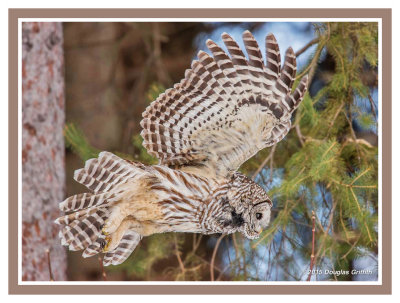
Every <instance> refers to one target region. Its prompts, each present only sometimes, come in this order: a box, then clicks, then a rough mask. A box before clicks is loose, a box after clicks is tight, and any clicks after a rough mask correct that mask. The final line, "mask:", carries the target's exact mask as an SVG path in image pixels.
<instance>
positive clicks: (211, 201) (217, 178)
mask: <svg viewBox="0 0 400 303" xmlns="http://www.w3.org/2000/svg"><path fill="white" fill-rule="evenodd" d="M222 40H223V42H224V44H225V45H226V47H227V49H228V52H229V54H230V56H229V55H228V54H226V53H225V52H224V51H223V49H222V48H221V47H219V46H218V45H217V44H216V43H214V42H213V41H211V40H208V41H207V47H208V48H209V49H210V51H211V53H212V56H210V55H209V54H207V53H206V52H203V51H200V52H199V53H198V60H195V61H193V62H192V65H191V69H188V70H187V71H186V72H185V78H184V79H182V81H181V82H180V83H178V84H175V85H174V87H173V88H171V89H168V90H166V91H165V93H163V94H161V95H160V96H159V97H158V98H157V100H156V101H154V102H153V103H152V104H151V105H150V106H149V107H148V108H147V109H146V111H145V112H144V113H143V120H142V121H141V125H142V127H143V131H142V136H143V138H144V142H143V145H144V146H145V147H146V148H147V150H148V151H149V152H150V153H151V154H152V155H155V156H156V157H158V158H159V160H160V163H159V165H154V166H148V165H144V164H141V163H136V162H131V161H128V160H124V159H121V158H119V157H118V156H116V155H114V154H112V153H109V152H102V153H100V154H99V156H98V158H96V159H90V160H88V161H86V163H85V166H84V168H82V169H79V170H77V171H76V172H75V174H74V179H75V180H76V181H78V182H79V183H81V184H83V185H85V186H86V187H87V188H88V189H89V191H90V192H89V193H83V194H78V195H74V196H72V197H69V198H67V199H66V200H65V201H63V202H61V203H60V210H61V211H63V212H66V214H65V215H64V216H62V217H60V218H58V219H57V220H56V223H58V224H60V225H61V226H62V227H61V230H60V238H61V243H62V244H63V245H65V246H68V247H69V249H70V250H83V257H90V256H93V255H96V254H98V253H102V252H103V253H105V256H104V259H103V264H104V265H105V266H108V265H117V264H120V263H122V262H124V261H125V260H126V259H127V258H128V257H129V255H130V254H131V253H132V251H133V250H134V249H135V248H136V247H137V246H138V244H139V242H140V240H141V239H142V238H143V237H145V236H149V235H152V234H155V233H163V232H192V233H202V234H212V233H233V232H237V231H239V232H241V233H243V234H244V235H245V236H246V237H248V238H250V239H254V238H257V237H258V236H259V234H260V232H261V231H262V229H263V228H266V227H267V226H268V223H269V220H270V213H271V212H270V209H271V206H272V202H271V200H270V199H269V197H268V195H267V193H266V192H265V191H264V189H262V188H261V187H260V186H259V185H257V184H256V183H254V182H253V181H252V180H250V179H249V178H247V177H245V176H244V175H242V174H240V173H238V172H236V169H237V168H238V167H239V166H240V165H241V164H242V163H243V162H244V161H245V160H247V159H248V158H250V157H251V156H252V155H253V154H255V153H256V152H257V151H259V150H260V149H263V148H264V147H266V146H269V145H272V144H275V143H276V142H278V141H279V140H281V139H282V138H283V137H284V136H285V135H286V133H287V132H288V130H289V128H290V118H291V114H292V113H293V111H294V110H295V109H296V107H297V106H298V105H299V103H300V102H301V100H302V99H303V96H304V93H305V91H306V89H307V78H306V77H305V78H303V79H302V80H301V81H300V83H299V85H298V87H297V88H296V89H295V90H294V92H293V93H292V94H291V90H292V85H293V82H294V78H295V75H296V58H295V56H294V53H293V50H292V49H291V48H289V49H288V50H287V51H286V54H285V62H284V64H283V66H282V67H281V60H280V52H279V47H278V44H277V42H276V39H275V37H274V36H273V35H271V34H270V35H268V36H267V38H266V59H267V61H266V63H264V60H263V56H262V54H261V51H260V49H259V47H258V44H257V42H256V40H255V39H254V37H253V36H252V34H251V33H250V32H247V31H246V32H244V34H243V40H244V45H245V48H246V52H247V56H248V57H247V58H246V56H245V54H244V53H243V51H242V50H241V49H240V47H239V46H238V44H237V43H236V42H235V41H234V40H233V39H232V37H230V36H229V35H228V34H223V35H222Z"/></svg>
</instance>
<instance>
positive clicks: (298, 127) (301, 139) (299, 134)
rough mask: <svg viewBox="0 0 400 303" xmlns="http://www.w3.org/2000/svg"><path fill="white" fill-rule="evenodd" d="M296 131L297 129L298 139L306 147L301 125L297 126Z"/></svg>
mask: <svg viewBox="0 0 400 303" xmlns="http://www.w3.org/2000/svg"><path fill="white" fill-rule="evenodd" d="M295 129H296V134H297V137H299V141H300V144H301V146H304V136H303V134H302V133H301V130H300V125H299V124H296V127H295Z"/></svg>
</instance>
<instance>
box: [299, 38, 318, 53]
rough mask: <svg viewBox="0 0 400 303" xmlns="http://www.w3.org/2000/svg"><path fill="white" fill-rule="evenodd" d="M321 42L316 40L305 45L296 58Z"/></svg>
mask: <svg viewBox="0 0 400 303" xmlns="http://www.w3.org/2000/svg"><path fill="white" fill-rule="evenodd" d="M318 42H319V38H315V39H313V40H311V41H310V42H308V43H307V44H306V45H304V46H303V47H302V48H301V49H299V50H298V51H297V52H296V53H295V55H296V57H298V56H300V55H301V54H302V53H304V52H305V51H306V50H307V49H309V48H310V47H311V46H313V45H314V44H316V43H318Z"/></svg>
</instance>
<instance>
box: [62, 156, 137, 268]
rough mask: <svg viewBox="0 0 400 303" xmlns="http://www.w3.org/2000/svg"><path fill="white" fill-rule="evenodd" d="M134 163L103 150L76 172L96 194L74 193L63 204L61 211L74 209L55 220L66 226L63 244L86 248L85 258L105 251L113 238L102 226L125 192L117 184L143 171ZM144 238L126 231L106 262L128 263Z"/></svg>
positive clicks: (109, 252)
mask: <svg viewBox="0 0 400 303" xmlns="http://www.w3.org/2000/svg"><path fill="white" fill-rule="evenodd" d="M132 164H133V163H129V162H127V161H126V160H123V159H121V158H119V157H117V156H115V155H114V154H112V153H108V152H102V153H100V154H99V157H98V158H97V159H90V160H88V161H86V163H85V167H84V168H82V169H79V170H77V171H75V174H74V179H75V180H76V181H78V182H79V183H81V184H83V185H85V186H86V187H87V188H89V189H90V190H91V191H92V193H83V194H78V195H74V196H71V197H69V198H67V199H66V200H64V201H63V202H61V203H60V205H59V207H60V210H61V211H64V212H71V213H69V214H67V215H65V216H62V217H60V218H58V219H57V220H56V221H55V223H57V224H60V225H62V226H63V227H62V229H61V230H60V232H59V237H60V239H61V244H62V245H65V246H68V248H69V249H70V250H73V251H77V250H84V251H83V254H82V256H83V257H85V258H87V257H91V256H94V255H96V254H98V253H101V252H103V251H104V248H105V247H107V244H108V242H109V241H110V240H109V237H108V236H107V235H104V234H103V232H102V229H103V226H104V224H105V222H106V220H107V219H108V217H109V216H110V214H111V211H110V206H112V205H113V202H115V201H118V200H119V199H120V194H121V192H119V191H118V189H117V188H116V186H117V185H120V184H123V183H125V182H126V181H128V180H129V179H131V178H132V177H135V175H136V174H137V173H138V172H139V171H140V164H138V165H137V166H135V165H132ZM141 238H142V236H141V235H140V234H138V233H136V232H134V231H131V230H126V231H125V232H124V234H123V236H122V238H121V240H120V242H119V243H118V245H117V246H116V247H115V248H114V249H113V250H111V251H107V253H106V254H105V256H104V259H103V264H104V265H105V266H108V265H117V264H120V263H122V262H124V261H125V260H126V259H127V258H128V257H129V255H130V254H131V253H132V252H133V250H134V249H135V248H136V246H137V245H138V243H139V241H140V240H141Z"/></svg>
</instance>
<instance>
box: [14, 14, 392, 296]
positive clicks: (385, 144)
mask: <svg viewBox="0 0 400 303" xmlns="http://www.w3.org/2000/svg"><path fill="white" fill-rule="evenodd" d="M8 17H9V19H8V24H9V67H8V68H9V85H8V87H9V147H8V148H9V226H8V228H9V231H8V234H9V268H8V270H9V281H8V283H9V293H10V294H391V292H392V253H391V252H392V218H391V213H392V141H391V138H392V128H391V125H392V121H391V112H392V78H391V77H392V64H391V62H392V10H391V9H359V8H354V9H222V8H221V9H9V14H8ZM18 18H348V19H350V20H349V21H351V19H352V18H381V19H382V62H381V64H382V84H381V85H382V100H379V101H380V102H382V109H383V110H382V122H381V121H379V122H380V123H382V151H379V152H382V232H381V234H382V247H379V248H380V249H381V251H380V252H381V253H382V285H358V284H349V285H315V284H314V285H57V284H55V285H18V237H16V236H15V235H18V232H17V231H18V220H17V218H18V203H17V201H18V165H19V163H18ZM382 248H384V249H382ZM150 283H151V282H150Z"/></svg>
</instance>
